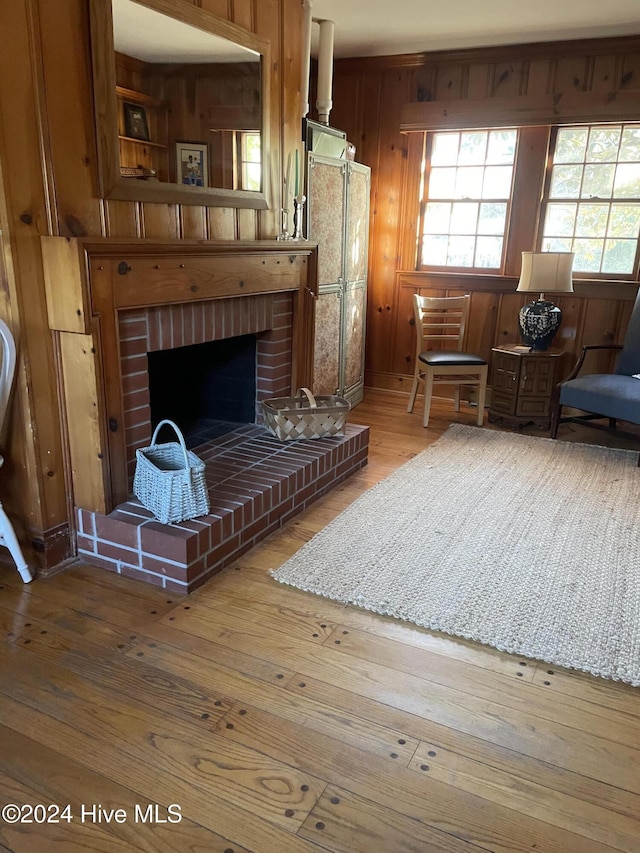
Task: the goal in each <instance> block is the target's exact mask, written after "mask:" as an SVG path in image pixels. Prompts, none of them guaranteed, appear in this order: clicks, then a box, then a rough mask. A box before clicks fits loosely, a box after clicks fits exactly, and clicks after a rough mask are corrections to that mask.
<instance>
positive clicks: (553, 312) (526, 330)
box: [518, 299, 562, 350]
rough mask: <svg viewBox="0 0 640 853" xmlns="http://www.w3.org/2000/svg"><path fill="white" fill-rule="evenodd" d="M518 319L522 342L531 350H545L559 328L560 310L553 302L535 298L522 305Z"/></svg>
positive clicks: (560, 320)
mask: <svg viewBox="0 0 640 853" xmlns="http://www.w3.org/2000/svg"><path fill="white" fill-rule="evenodd" d="M518 320H519V324H520V334H521V335H522V342H523V344H524V345H525V346H528V347H531V349H532V350H546V349H548V348H549V347H550V346H551V342H552V341H553V339H554V337H555V334H556V332H557V331H558V329H559V328H560V323H561V322H562V311H561V310H560V309H559V308H558V307H557V305H554V304H553V302H547V301H546V300H544V299H536V300H535V301H533V302H529V304H528V305H523V306H522V308H521V309H520V314H519V315H518Z"/></svg>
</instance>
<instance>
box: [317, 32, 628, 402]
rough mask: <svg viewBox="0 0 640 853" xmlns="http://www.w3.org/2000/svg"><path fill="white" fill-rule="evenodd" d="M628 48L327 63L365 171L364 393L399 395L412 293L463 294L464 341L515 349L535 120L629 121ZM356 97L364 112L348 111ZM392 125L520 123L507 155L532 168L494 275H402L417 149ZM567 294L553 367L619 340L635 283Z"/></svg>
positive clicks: (409, 340)
mask: <svg viewBox="0 0 640 853" xmlns="http://www.w3.org/2000/svg"><path fill="white" fill-rule="evenodd" d="M639 52H640V38H639V37H637V36H631V37H625V38H616V39H599V40H592V41H575V42H556V43H546V44H533V45H519V46H508V47H496V48H482V49H477V50H464V51H449V52H439V53H431V54H429V53H424V54H408V55H406V56H388V57H368V58H363V59H349V60H339V61H337V62H336V68H335V74H334V108H333V112H332V115H331V123H332V124H334V125H335V126H337V127H340V128H341V129H343V130H345V131H346V132H347V136H348V138H349V139H352V140H353V141H355V142H356V144H357V146H358V147H357V159H358V160H360V161H361V162H363V163H365V164H367V165H369V166H371V168H372V212H371V220H370V223H371V231H370V241H369V274H370V283H369V305H368V313H367V356H366V367H367V379H366V381H367V384H368V385H369V386H373V387H380V388H394V389H400V390H408V386H409V383H408V382H407V378H408V377H409V376H410V374H411V367H412V362H413V337H412V336H413V328H412V326H411V325H410V317H411V312H410V298H409V297H410V294H411V292H413V291H412V289H414V290H418V289H420V290H422V291H423V292H425V293H426V292H431V291H437V292H443V291H444V292H449V291H451V292H459V291H460V290H462V291H466V292H471V293H472V294H473V303H472V317H471V324H470V329H469V341H470V343H471V344H473V345H474V346H477V347H479V348H480V350H481V351H482V352H483V353H486V354H487V357H490V352H491V347H492V346H494V345H499V344H503V343H516V342H518V340H519V333H518V327H517V313H518V310H519V308H520V306H521V305H522V304H524V302H525V301H527V300H526V299H524V298H523V297H522V296H521V295H520V294H516V293H515V289H516V285H517V280H518V276H519V271H520V253H521V252H522V251H524V250H529V249H531V248H532V247H533V246H534V245H535V233H536V226H537V217H538V205H539V199H540V195H541V190H542V183H543V179H544V152H545V150H546V147H547V142H548V136H549V130H548V127H546V126H536V125H548V124H549V123H559V122H562V121H563V120H573V119H575V118H576V117H577V118H579V120H581V121H598V120H608V119H619V118H621V117H625V118H627V119H633V118H634V117H637V103H638V98H639V97H640V60H638V54H639ZM360 93H365V94H366V104H367V109H365V110H359V109H357V105H358V103H359V100H358V99H359V95H360ZM403 98H404V102H403V103H402V99H403ZM404 105H406V106H404ZM403 120H404V121H405V122H406V123H407V125H408V126H409V125H412V126H414V127H417V126H422V127H424V126H425V122H428V124H429V126H430V127H449V126H452V127H453V126H458V127H459V126H460V123H461V122H462V123H463V126H484V127H486V126H487V125H488V124H491V123H493V122H498V123H506V124H507V125H508V124H513V123H522V124H526V125H528V126H527V127H525V128H524V129H523V131H522V133H521V140H520V151H519V156H522V155H523V154H525V153H526V154H529V155H530V154H532V153H535V154H537V162H538V163H539V164H540V167H539V169H537V170H528V171H526V172H525V173H524V174H521V175H519V176H518V183H517V184H516V187H515V200H514V206H513V216H512V220H511V228H510V230H509V233H508V235H507V251H506V267H505V273H506V275H505V277H499V276H494V277H491V276H489V277H487V276H476V275H466V276H465V275H460V274H458V273H455V274H450V275H448V276H447V275H438V276H434V275H431V274H427V273H424V274H417V273H414V272H413V270H414V269H415V265H416V249H417V245H416V221H417V216H418V213H419V205H418V182H419V172H420V161H421V158H422V145H421V141H420V137H421V134H414V133H408V134H405V135H403V134H402V133H400V125H401V122H402V121H403ZM407 276H409V278H407ZM407 285H408V286H409V289H408V290H407ZM575 287H576V293H575V295H574V296H573V297H571V298H566V297H565V298H563V299H561V300H559V303H560V304H561V305H562V308H563V310H564V312H565V319H564V324H563V327H562V329H561V337H560V338H559V339H558V342H557V343H561V344H562V345H563V346H564V347H565V349H566V350H567V352H568V355H567V358H566V359H565V360H564V361H563V369H565V368H566V369H568V366H569V365H570V364H571V362H572V359H573V356H574V355H575V354H577V353H578V352H579V350H580V349H581V347H582V345H583V344H586V343H591V342H598V341H600V340H602V339H607V338H609V336H611V335H613V336H614V337H615V339H616V341H619V340H620V338H621V336H623V335H624V331H625V329H626V321H627V319H628V316H629V313H630V309H631V304H632V300H633V299H634V298H635V295H636V292H637V287H638V285H637V282H587V281H579V282H577V283H576V286H575ZM481 294H482V296H481ZM605 294H606V295H605ZM604 304H607V306H608V308H607V310H605V311H603V310H601V309H602V306H603V305H604ZM614 319H615V328H613V326H612V323H613V321H614Z"/></svg>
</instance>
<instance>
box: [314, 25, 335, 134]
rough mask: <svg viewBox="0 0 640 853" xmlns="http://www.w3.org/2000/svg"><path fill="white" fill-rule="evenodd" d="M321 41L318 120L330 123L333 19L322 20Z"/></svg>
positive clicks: (322, 122) (319, 52) (319, 47)
mask: <svg viewBox="0 0 640 853" xmlns="http://www.w3.org/2000/svg"><path fill="white" fill-rule="evenodd" d="M319 23H320V43H319V46H318V99H317V101H316V107H317V108H318V121H319V122H320V123H321V124H327V125H328V124H329V113H330V112H331V107H332V106H333V100H332V99H331V95H332V86H333V36H334V30H335V24H334V22H333V21H320V22H319Z"/></svg>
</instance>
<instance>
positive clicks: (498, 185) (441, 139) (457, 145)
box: [419, 129, 518, 270]
mask: <svg viewBox="0 0 640 853" xmlns="http://www.w3.org/2000/svg"><path fill="white" fill-rule="evenodd" d="M517 141H518V131H517V130H504V129H500V130H469V131H461V132H457V131H453V132H450V131H447V132H437V133H433V134H428V136H427V152H426V159H425V163H426V164H428V167H427V169H426V173H425V192H424V194H423V201H422V204H421V215H420V263H419V265H420V267H422V268H424V267H456V268H470V269H475V270H488V269H491V270H499V269H500V268H501V267H502V258H503V253H504V242H505V233H506V229H507V222H508V220H509V209H510V204H511V192H512V185H513V171H514V162H515V154H516V145H517Z"/></svg>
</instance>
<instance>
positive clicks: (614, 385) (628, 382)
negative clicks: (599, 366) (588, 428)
mask: <svg viewBox="0 0 640 853" xmlns="http://www.w3.org/2000/svg"><path fill="white" fill-rule="evenodd" d="M560 405H562V406H572V407H573V408H574V409H581V410H582V411H583V412H591V413H593V414H596V415H603V416H605V417H608V418H619V419H620V420H621V421H629V422H630V423H633V424H640V379H634V378H633V376H621V375H620V374H617V373H593V374H590V375H587V376H579V377H578V378H577V379H572V380H571V381H570V382H563V384H562V385H561V386H560Z"/></svg>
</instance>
